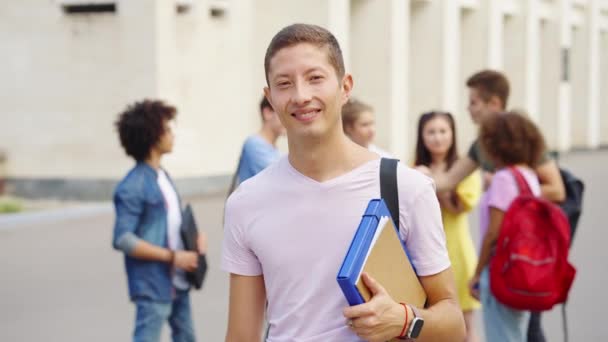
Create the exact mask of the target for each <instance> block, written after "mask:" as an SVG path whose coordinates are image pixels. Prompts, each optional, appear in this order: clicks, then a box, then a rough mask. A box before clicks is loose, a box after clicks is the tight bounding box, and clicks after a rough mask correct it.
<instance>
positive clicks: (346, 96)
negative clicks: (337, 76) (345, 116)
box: [342, 74, 354, 105]
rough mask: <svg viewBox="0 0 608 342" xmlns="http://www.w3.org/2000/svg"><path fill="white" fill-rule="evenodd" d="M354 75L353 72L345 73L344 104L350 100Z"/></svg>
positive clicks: (343, 79) (343, 85) (343, 80)
mask: <svg viewBox="0 0 608 342" xmlns="http://www.w3.org/2000/svg"><path fill="white" fill-rule="evenodd" d="M353 85H354V84H353V76H352V75H351V74H344V77H343V78H342V105H344V104H345V103H346V102H348V99H349V98H350V93H351V92H352V91H353Z"/></svg>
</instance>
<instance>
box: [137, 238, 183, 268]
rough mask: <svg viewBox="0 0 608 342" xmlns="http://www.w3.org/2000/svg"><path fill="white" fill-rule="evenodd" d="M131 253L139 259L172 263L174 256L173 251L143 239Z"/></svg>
mask: <svg viewBox="0 0 608 342" xmlns="http://www.w3.org/2000/svg"><path fill="white" fill-rule="evenodd" d="M129 255H130V256H131V257H133V258H137V259H142V260H150V261H161V262H166V263H170V262H171V261H172V259H173V256H174V254H173V251H171V250H169V249H167V248H163V247H160V246H156V245H153V244H151V243H149V242H147V241H144V240H142V239H139V240H138V241H137V243H136V244H135V247H134V248H133V249H132V250H131V252H130V253H129Z"/></svg>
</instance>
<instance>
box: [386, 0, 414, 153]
mask: <svg viewBox="0 0 608 342" xmlns="http://www.w3.org/2000/svg"><path fill="white" fill-rule="evenodd" d="M409 19H410V6H409V4H408V3H407V2H406V1H402V0H391V12H390V26H391V36H390V45H391V46H390V52H389V64H390V67H389V70H391V72H390V73H389V79H390V80H389V90H390V98H389V112H388V113H389V122H390V123H389V127H390V130H389V134H390V138H389V145H388V148H389V150H390V151H391V152H392V153H393V154H394V155H395V156H396V157H398V158H401V159H402V160H404V161H406V162H408V161H409V159H411V158H412V154H411V153H412V152H411V151H413V149H414V146H412V145H411V144H409V142H410V141H411V140H412V139H411V137H410V136H408V132H409V130H408V129H407V127H408V124H410V125H411V123H412V122H414V121H413V120H412V116H411V115H410V113H408V103H409V96H408V73H409V68H408V66H409V61H408V56H409V29H410V22H409ZM410 86H411V85H410Z"/></svg>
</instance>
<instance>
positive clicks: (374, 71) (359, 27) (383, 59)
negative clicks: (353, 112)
mask: <svg viewBox="0 0 608 342" xmlns="http://www.w3.org/2000/svg"><path fill="white" fill-rule="evenodd" d="M351 5H352V7H351V30H350V33H351V37H352V39H351V61H352V74H353V78H354V81H355V82H354V83H355V87H354V91H353V94H354V96H356V97H358V98H359V99H361V100H362V101H364V102H367V103H369V104H371V105H372V107H374V111H375V114H376V127H377V135H376V141H375V142H376V144H378V145H379V146H380V147H382V148H385V149H387V150H389V151H390V152H392V153H393V154H394V155H395V156H396V157H398V158H401V159H404V158H409V152H410V151H409V147H408V146H407V142H408V139H407V137H408V129H407V128H408V127H407V123H408V120H407V117H408V116H407V98H408V97H407V90H408V89H407V64H408V63H407V60H408V55H407V46H408V39H409V36H408V35H407V32H408V18H409V15H408V12H409V4H407V2H403V1H399V0H390V1H374V0H354V1H352V3H351ZM379 37H383V38H385V39H379Z"/></svg>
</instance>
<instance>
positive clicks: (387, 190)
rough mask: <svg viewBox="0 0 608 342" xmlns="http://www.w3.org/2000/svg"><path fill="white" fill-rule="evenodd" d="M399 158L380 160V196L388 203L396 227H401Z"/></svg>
mask: <svg viewBox="0 0 608 342" xmlns="http://www.w3.org/2000/svg"><path fill="white" fill-rule="evenodd" d="M398 164H399V160H398V159H389V158H382V159H381V160H380V197H382V199H383V200H384V202H385V203H386V206H387V207H388V211H389V212H390V213H391V216H392V217H393V222H394V224H395V228H397V229H399V192H398V189H397V165H398Z"/></svg>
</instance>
